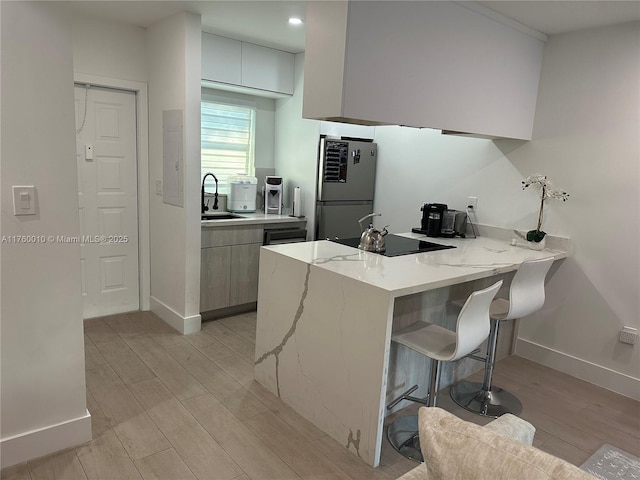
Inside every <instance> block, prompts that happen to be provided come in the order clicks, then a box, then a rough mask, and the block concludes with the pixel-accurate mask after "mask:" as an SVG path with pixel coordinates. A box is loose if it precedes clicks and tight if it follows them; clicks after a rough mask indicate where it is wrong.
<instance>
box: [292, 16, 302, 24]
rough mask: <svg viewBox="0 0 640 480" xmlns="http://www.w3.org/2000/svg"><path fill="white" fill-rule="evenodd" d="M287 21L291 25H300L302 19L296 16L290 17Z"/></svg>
mask: <svg viewBox="0 0 640 480" xmlns="http://www.w3.org/2000/svg"><path fill="white" fill-rule="evenodd" d="M289 23H290V24H291V25H302V19H301V18H298V17H291V18H290V19H289Z"/></svg>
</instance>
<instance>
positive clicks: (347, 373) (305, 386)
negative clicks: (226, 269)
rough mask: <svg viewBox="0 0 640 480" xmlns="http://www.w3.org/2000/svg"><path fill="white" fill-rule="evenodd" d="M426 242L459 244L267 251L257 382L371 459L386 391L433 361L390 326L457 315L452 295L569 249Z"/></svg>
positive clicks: (423, 377)
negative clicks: (381, 250) (415, 352)
mask: <svg viewBox="0 0 640 480" xmlns="http://www.w3.org/2000/svg"><path fill="white" fill-rule="evenodd" d="M402 235H403V236H407V237H415V238H420V239H425V237H424V236H419V235H415V234H402ZM430 240H431V241H434V240H435V241H436V242H437V243H442V244H449V245H455V246H456V247H457V248H455V249H448V250H440V251H435V252H429V253H419V254H412V255H404V256H398V257H384V256H382V255H379V254H375V253H368V252H363V251H359V250H357V249H354V248H352V247H347V246H344V245H340V244H337V243H333V242H329V241H326V240H325V241H318V242H307V243H296V244H287V245H279V246H271V247H263V248H262V249H261V254H260V282H259V292H258V317H257V318H258V321H257V333H256V363H255V378H256V380H257V381H258V382H260V383H261V384H262V385H264V386H265V387H266V388H268V389H269V390H270V391H272V392H273V393H274V394H276V395H278V397H280V398H281V399H282V400H283V401H284V402H285V403H287V404H288V405H290V406H291V407H292V408H293V409H294V410H295V411H297V412H298V413H300V414H301V415H302V416H304V417H305V418H307V419H308V420H309V421H311V422H312V423H314V424H315V425H316V426H318V427H319V428H320V429H322V430H323V431H324V432H326V433H327V434H328V435H330V436H331V437H332V438H334V439H336V440H337V441H338V442H340V443H341V444H342V445H343V446H345V447H346V448H348V449H349V450H350V451H351V452H352V453H354V454H355V455H357V456H359V457H360V458H362V460H364V461H365V462H366V463H368V464H369V465H371V466H374V467H376V466H378V464H379V461H380V448H381V444H382V432H383V422H384V417H385V411H386V409H385V404H386V401H387V399H388V398H392V396H394V395H395V394H396V393H399V392H400V391H402V390H405V389H406V388H408V387H409V386H411V385H412V384H413V383H420V384H421V386H426V384H427V382H428V381H427V379H428V363H425V361H424V359H416V358H413V357H411V356H410V355H409V354H407V353H406V352H402V351H400V350H399V349H398V348H397V346H396V345H394V347H393V348H392V347H391V341H390V338H391V332H392V330H393V329H397V328H402V327H404V326H406V325H408V324H410V323H413V322H415V321H416V320H418V319H419V318H423V319H427V320H429V321H434V322H438V323H440V324H447V322H455V317H456V315H457V312H455V313H447V300H451V299H453V298H462V297H464V296H466V295H468V294H469V293H470V292H471V291H472V290H475V289H477V288H482V287H484V286H485V285H488V284H490V283H493V282H494V281H497V280H498V277H497V276H501V275H503V274H507V273H508V272H513V271H514V270H516V269H517V267H518V265H520V264H521V263H522V262H523V261H525V260H530V259H537V258H544V257H548V256H553V257H554V258H556V259H561V258H564V257H566V252H565V251H561V250H550V249H545V250H543V251H534V250H529V249H527V248H522V247H516V246H510V245H509V244H508V242H506V241H501V240H500V241H499V240H492V239H489V238H484V237H483V238H477V239H444V238H439V239H430ZM454 325H455V323H454V324H453V325H452V326H454ZM450 327H451V326H450ZM408 362H409V363H408ZM420 362H422V363H420ZM396 364H397V365H398V368H397V369H396V368H395V365H396ZM476 367H477V366H476ZM458 374H460V372H459V371H457V370H456V375H455V377H456V379H457V378H459V375H458ZM447 376H448V379H445V377H447ZM453 376H454V372H453V370H451V371H450V372H448V373H447V372H445V373H444V374H443V384H442V386H443V387H444V386H446V384H447V381H448V382H449V383H450V382H451V381H452V377H453ZM464 376H466V375H464ZM414 380H418V382H414ZM417 393H425V392H424V390H422V392H420V391H419V392H417ZM403 406H404V405H403Z"/></svg>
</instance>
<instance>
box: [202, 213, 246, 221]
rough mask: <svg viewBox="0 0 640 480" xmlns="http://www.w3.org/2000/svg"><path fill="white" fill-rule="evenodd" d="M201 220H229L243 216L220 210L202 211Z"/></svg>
mask: <svg viewBox="0 0 640 480" xmlns="http://www.w3.org/2000/svg"><path fill="white" fill-rule="evenodd" d="M200 218H201V220H231V219H233V218H244V217H243V216H242V215H235V214H233V213H227V212H220V213H203V214H202V215H201V217H200Z"/></svg>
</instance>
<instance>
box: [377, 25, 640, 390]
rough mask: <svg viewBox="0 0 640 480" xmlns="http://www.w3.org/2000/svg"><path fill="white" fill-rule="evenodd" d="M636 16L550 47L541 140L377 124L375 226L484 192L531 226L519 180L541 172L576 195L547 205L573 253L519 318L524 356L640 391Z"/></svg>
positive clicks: (404, 222)
mask: <svg viewBox="0 0 640 480" xmlns="http://www.w3.org/2000/svg"><path fill="white" fill-rule="evenodd" d="M638 34H639V24H638V23H633V24H625V25H619V26H614V27H609V28H603V29H593V30H586V31H582V32H576V33H571V34H566V35H562V36H556V37H551V38H550V40H549V42H548V43H547V45H546V47H545V52H544V57H543V66H542V76H541V81H540V90H539V94H538V104H537V108H536V119H535V126H534V140H533V141H530V142H519V141H508V140H500V141H495V142H493V141H490V140H481V139H472V138H461V137H449V136H442V135H440V133H439V132H438V131H435V130H416V129H409V128H401V127H377V128H376V138H375V139H376V141H377V142H378V146H379V150H378V152H379V165H380V168H379V170H378V176H377V185H376V198H375V209H376V211H381V212H382V213H383V217H382V219H377V223H378V224H381V222H385V224H386V223H390V224H391V227H390V229H391V231H394V232H398V231H407V230H408V229H409V228H410V227H412V226H417V225H419V222H420V218H421V212H420V211H419V207H420V205H421V203H422V202H425V201H428V202H444V203H447V204H449V206H450V207H452V208H457V209H464V207H465V206H466V203H467V196H469V195H472V196H477V197H478V208H477V217H478V218H477V219H478V221H479V222H480V223H485V224H490V225H498V226H502V227H507V228H517V229H522V230H530V229H532V228H535V222H536V218H537V207H538V203H537V202H538V200H537V197H536V192H534V191H528V190H527V191H522V188H521V184H520V182H521V180H523V179H524V178H525V177H526V176H527V175H530V174H532V173H543V174H546V175H547V176H548V177H549V178H550V179H551V180H552V181H553V182H554V184H556V185H557V186H558V187H562V188H564V189H565V190H566V191H568V192H569V193H570V194H571V197H570V199H569V200H568V201H567V202H566V203H562V202H560V203H553V202H551V203H548V206H547V207H546V208H545V219H544V223H543V229H544V230H545V231H547V232H549V233H552V234H557V235H562V236H568V237H570V238H571V240H572V243H573V251H572V252H571V257H570V258H569V259H567V260H566V261H564V262H562V263H561V265H559V267H556V268H554V269H552V272H551V274H550V276H549V278H548V284H547V302H546V304H545V307H544V308H543V310H541V311H540V312H538V313H537V314H534V315H532V316H531V317H528V318H527V319H526V320H524V321H522V322H521V324H520V331H519V336H520V341H519V344H518V349H519V350H518V353H520V354H522V355H524V356H527V357H529V358H531V359H533V360H535V361H538V362H540V363H544V364H547V365H549V366H552V367H553V368H557V369H559V370H562V371H566V372H568V373H571V374H572V375H575V376H578V377H581V378H584V379H586V380H588V381H591V382H593V383H597V384H600V385H603V386H605V387H606V388H610V389H612V390H616V391H619V392H622V393H624V394H626V395H628V396H636V397H638V396H640V389H639V388H638V382H639V380H638V379H639V378H640V354H639V352H640V347H639V346H638V345H636V346H635V347H631V346H628V345H623V344H620V343H618V341H617V339H618V334H619V331H620V329H621V328H622V326H623V325H629V326H633V327H635V328H639V327H640V304H639V295H638V292H639V291H640V280H639V274H640V252H639V249H638V240H637V239H638V238H639V235H640V231H639V230H640V224H639V222H640V205H639V203H640V201H639V200H640V195H639V185H640V161H639V159H640V147H639V143H638V131H640V110H639V108H638V106H639V105H640V96H639V93H640V92H639V89H638V85H639V84H640V68H639V62H640V49H639V46H638V40H637V39H638Z"/></svg>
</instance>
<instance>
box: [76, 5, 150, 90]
mask: <svg viewBox="0 0 640 480" xmlns="http://www.w3.org/2000/svg"><path fill="white" fill-rule="evenodd" d="M72 38H73V69H74V71H75V72H78V73H85V74H91V75H98V76H101V77H108V78H117V79H120V80H130V81H138V82H146V81H147V52H146V30H145V29H144V28H141V27H137V26H134V25H129V24H126V23H120V22H113V21H109V20H105V19H102V18H96V17H92V16H88V15H83V14H80V13H77V12H74V14H73V37H72Z"/></svg>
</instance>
